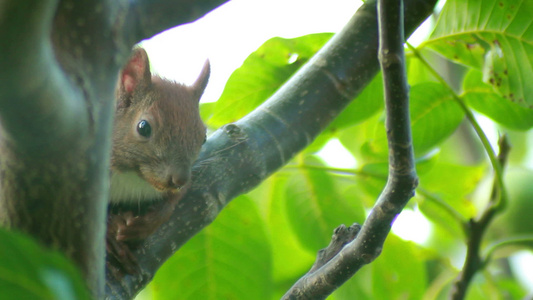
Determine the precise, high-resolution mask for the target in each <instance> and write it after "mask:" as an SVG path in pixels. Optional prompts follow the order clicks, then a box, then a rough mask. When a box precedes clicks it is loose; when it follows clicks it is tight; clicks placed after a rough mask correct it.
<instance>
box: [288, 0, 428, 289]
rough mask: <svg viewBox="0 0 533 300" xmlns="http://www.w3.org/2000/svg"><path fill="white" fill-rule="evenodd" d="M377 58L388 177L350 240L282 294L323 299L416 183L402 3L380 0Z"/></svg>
mask: <svg viewBox="0 0 533 300" xmlns="http://www.w3.org/2000/svg"><path fill="white" fill-rule="evenodd" d="M378 15H379V35H380V38H379V45H380V46H379V54H378V57H379V61H380V64H381V69H382V71H383V83H384V89H385V107H386V116H387V119H386V130H387V140H388V144H389V177H388V181H387V185H386V186H385V189H384V191H383V192H382V194H381V195H380V197H379V199H378V201H377V203H376V205H375V206H374V208H373V209H372V212H371V214H370V215H369V216H368V218H367V220H366V221H365V223H364V224H363V227H362V228H361V230H360V232H359V234H358V235H357V237H356V238H355V240H354V241H353V242H351V243H349V244H347V245H346V247H344V248H343V249H342V250H340V251H339V252H338V254H337V255H336V256H334V257H333V258H332V259H331V260H330V261H329V262H328V263H326V264H324V266H322V267H321V268H320V269H318V270H316V271H314V272H310V273H308V274H306V275H305V276H304V277H302V278H301V279H300V280H298V282H296V283H295V285H294V286H293V287H292V288H291V289H290V290H289V291H288V292H287V294H285V296H284V299H322V298H326V297H327V296H328V295H329V294H331V293H332V292H333V291H334V290H335V289H336V288H338V287H339V286H340V285H342V284H343V283H344V282H345V281H346V280H348V279H349V278H350V277H351V276H352V275H353V274H355V273H356V272H357V271H358V270H359V269H360V268H361V267H362V266H364V265H365V264H368V263H370V262H372V261H373V260H374V259H375V258H376V257H378V256H379V254H380V253H381V249H382V248H383V243H384V242H385V239H386V237H387V235H388V233H389V231H390V228H391V225H392V222H393V221H394V219H395V218H396V216H397V215H398V214H399V213H400V212H401V211H402V209H403V207H404V206H405V205H406V204H407V202H408V201H409V199H410V198H411V197H412V196H413V195H414V190H415V188H416V186H417V184H418V178H417V176H416V171H415V163H414V152H413V145H412V139H411V127H410V118H409V91H408V85H407V79H406V74H405V56H404V51H403V41H404V31H403V23H404V22H403V3H402V1H401V0H379V2H378Z"/></svg>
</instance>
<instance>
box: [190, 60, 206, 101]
mask: <svg viewBox="0 0 533 300" xmlns="http://www.w3.org/2000/svg"><path fill="white" fill-rule="evenodd" d="M210 73H211V66H210V64H209V60H206V61H205V63H204V67H203V68H202V72H201V73H200V76H198V79H196V81H195V82H194V84H193V85H192V86H191V89H192V91H193V95H194V97H195V98H196V99H198V101H200V97H201V96H202V94H203V93H204V90H205V87H206V86H207V82H208V81H209V74H210Z"/></svg>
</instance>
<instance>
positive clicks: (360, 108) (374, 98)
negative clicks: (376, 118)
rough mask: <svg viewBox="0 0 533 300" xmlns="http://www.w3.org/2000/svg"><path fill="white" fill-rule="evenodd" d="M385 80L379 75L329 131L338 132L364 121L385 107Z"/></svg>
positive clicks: (330, 126) (336, 119) (338, 117)
mask: <svg viewBox="0 0 533 300" xmlns="http://www.w3.org/2000/svg"><path fill="white" fill-rule="evenodd" d="M383 101H384V100H383V78H382V76H381V73H379V74H378V75H377V76H376V77H374V79H373V80H372V81H371V82H370V84H368V85H367V87H366V88H365V89H364V90H363V92H362V93H361V94H360V95H359V96H357V98H355V99H354V100H353V101H352V102H351V103H350V104H349V105H348V107H346V108H345V109H344V110H343V111H342V112H341V113H340V114H339V116H337V118H335V120H334V121H333V122H332V123H331V124H330V125H329V126H328V129H327V130H338V129H342V128H346V127H348V126H352V125H355V124H358V123H360V122H361V121H364V120H366V119H368V118H370V117H372V115H374V114H375V113H376V112H378V111H379V110H382V109H383V107H384V102H383Z"/></svg>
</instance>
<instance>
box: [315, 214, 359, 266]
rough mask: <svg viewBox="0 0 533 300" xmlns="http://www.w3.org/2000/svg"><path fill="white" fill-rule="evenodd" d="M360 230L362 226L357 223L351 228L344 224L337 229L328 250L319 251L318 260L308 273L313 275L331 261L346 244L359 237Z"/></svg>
mask: <svg viewBox="0 0 533 300" xmlns="http://www.w3.org/2000/svg"><path fill="white" fill-rule="evenodd" d="M360 230H361V225H359V224H357V223H354V224H352V226H350V227H346V226H345V225H344V224H342V225H340V226H339V227H337V228H335V230H334V231H333V236H332V237H331V242H330V243H329V245H328V246H327V247H326V248H324V249H322V250H320V251H318V255H317V259H316V261H315V263H314V264H313V266H312V267H311V270H309V272H308V273H312V272H314V271H316V270H317V269H320V267H322V266H323V265H325V264H326V263H327V262H328V261H330V260H331V259H332V258H333V257H334V256H335V255H337V253H339V252H340V251H341V250H342V249H343V248H344V246H345V245H346V244H348V243H349V242H351V241H353V240H354V239H355V238H356V237H357V234H358V233H359V231H360Z"/></svg>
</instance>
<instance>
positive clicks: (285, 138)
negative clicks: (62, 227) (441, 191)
mask: <svg viewBox="0 0 533 300" xmlns="http://www.w3.org/2000/svg"><path fill="white" fill-rule="evenodd" d="M435 3H436V1H435V0H428V1H423V0H409V1H406V12H405V16H406V18H405V24H406V27H405V28H406V30H407V32H412V31H413V30H414V29H415V28H416V27H418V25H419V24H420V23H421V22H422V21H423V20H424V19H425V18H426V17H427V16H428V15H429V14H430V13H431V11H432V8H433V6H434V5H435ZM375 5H376V3H375V2H374V1H367V2H366V3H365V4H364V5H363V6H362V7H361V8H360V9H359V11H358V12H357V13H356V15H355V16H354V17H353V18H352V20H351V21H350V22H349V23H348V24H347V25H346V27H345V28H344V29H343V30H342V31H341V32H339V33H338V34H337V35H335V36H334V37H333V38H332V39H331V41H330V42H328V44H327V45H326V46H325V47H324V48H323V49H322V50H321V51H320V52H319V53H318V54H317V55H316V56H315V57H314V58H313V59H312V60H311V61H310V62H309V63H308V64H307V65H305V66H304V67H302V69H301V70H300V71H298V73H297V74H296V75H295V76H293V77H292V78H291V79H290V80H289V81H288V82H287V83H286V84H285V85H284V86H283V87H282V88H280V90H279V91H278V92H276V93H275V94H274V95H273V96H272V97H271V98H270V99H269V100H268V101H267V102H265V103H264V104H263V105H262V106H260V107H259V108H257V109H256V110H255V111H254V112H252V113H251V114H249V115H248V116H246V117H245V118H243V119H242V120H240V121H238V122H236V123H235V124H229V125H226V126H224V127H223V128H221V129H220V130H218V131H217V132H215V133H214V134H213V135H212V136H211V137H210V138H209V140H208V142H207V143H206V144H205V147H204V149H203V151H202V153H201V154H200V158H199V160H198V162H197V163H196V165H195V167H194V169H193V172H194V173H193V186H192V187H191V189H190V190H189V192H188V193H187V195H186V196H185V197H184V199H182V200H181V202H180V203H179V205H178V207H177V209H176V211H175V212H174V215H173V217H172V218H171V220H170V221H169V222H167V223H166V224H165V225H163V226H162V227H161V228H160V229H159V230H158V231H157V232H156V233H155V234H154V235H153V236H152V237H150V238H148V239H147V240H146V241H145V242H144V243H143V245H141V247H140V248H139V249H138V250H136V251H135V253H134V255H135V256H136V257H137V259H138V261H139V265H140V268H141V270H142V271H141V273H140V274H137V275H126V276H125V277H116V273H113V272H111V271H110V270H108V272H107V276H108V278H107V284H108V285H107V297H108V298H111V299H115V298H117V299H122V298H131V297H133V295H135V294H136V293H137V292H138V291H139V290H140V289H142V287H144V286H145V285H146V284H147V283H148V282H149V281H150V280H151V278H152V277H153V275H154V273H155V272H156V270H157V269H158V268H159V267H160V266H161V264H162V263H163V262H164V261H165V260H166V259H167V258H168V257H170V256H171V255H172V254H173V253H174V252H175V251H177V250H178V249H179V248H180V247H181V246H182V245H183V244H184V243H185V242H186V241H187V240H188V239H190V238H191V237H192V236H194V235H195V234H196V233H197V232H198V231H200V230H201V229H202V228H203V227H205V226H207V225H208V224H210V223H211V222H212V221H213V220H214V218H215V217H216V216H217V214H218V213H219V212H220V210H221V209H222V208H223V207H224V206H225V205H226V204H227V203H228V202H229V201H230V200H231V199H233V198H234V197H236V196H237V195H239V194H242V193H244V192H246V191H248V190H250V189H252V188H253V187H254V186H256V185H257V184H259V183H260V182H261V181H262V180H264V179H265V178H266V177H267V176H268V175H270V174H271V173H273V172H274V171H275V170H277V169H278V168H280V167H281V166H283V165H284V164H286V163H287V162H288V161H289V160H290V159H291V158H292V156H293V155H294V154H296V153H297V152H298V151H300V150H301V149H303V148H304V147H305V146H307V145H308V144H309V143H310V142H311V141H312V140H313V139H314V138H315V137H316V136H317V135H318V134H319V133H320V131H321V130H323V129H324V128H325V127H326V126H327V125H328V124H329V122H331V120H333V118H335V116H337V115H338V114H339V113H340V112H341V111H342V109H343V108H344V107H345V106H346V105H347V104H348V103H349V102H350V100H351V99H353V98H354V97H355V96H356V95H357V94H358V93H359V92H360V91H361V90H362V89H363V88H364V87H365V86H366V84H368V82H370V80H371V79H372V78H373V77H374V75H375V74H376V73H377V71H378V61H377V57H376V53H377V44H378V42H377V41H378V40H377V17H376V8H375ZM400 145H405V144H404V143H400ZM398 151H404V150H398ZM407 171H409V170H407V169H402V168H394V170H393V173H395V174H396V173H400V174H404V172H407ZM408 175H411V174H408ZM401 178H402V180H400V181H397V182H396V181H395V183H394V184H398V183H399V184H404V181H403V177H401ZM407 181H408V180H407ZM406 185H408V187H407V189H408V190H409V192H408V193H407V194H408V195H409V196H410V195H411V194H412V188H413V182H412V180H411V181H409V182H407V183H406ZM390 187H391V185H389V188H390ZM401 191H402V190H401V189H400V190H396V191H395V193H393V195H394V196H397V195H398V197H399V198H398V200H393V201H392V202H393V203H394V204H393V205H392V206H393V207H392V210H391V209H389V206H390V205H389V206H387V209H385V211H386V213H387V217H391V220H390V221H392V215H393V213H398V212H399V211H400V210H401V209H398V208H397V206H399V205H398V204H397V203H398V202H402V203H403V202H404V200H405V199H404V198H407V196H408V195H404V193H403V192H402V193H401V194H397V192H401ZM389 192H391V191H389ZM400 198H401V199H400ZM394 199H396V198H394ZM405 201H406V200H405ZM380 202H384V201H380ZM387 203H388V202H387ZM376 214H377V213H376ZM376 214H373V215H376ZM380 215H381V214H380ZM384 227H386V228H387V229H388V228H389V227H390V222H389V223H388V224H386V226H384ZM387 232H388V230H387Z"/></svg>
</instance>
